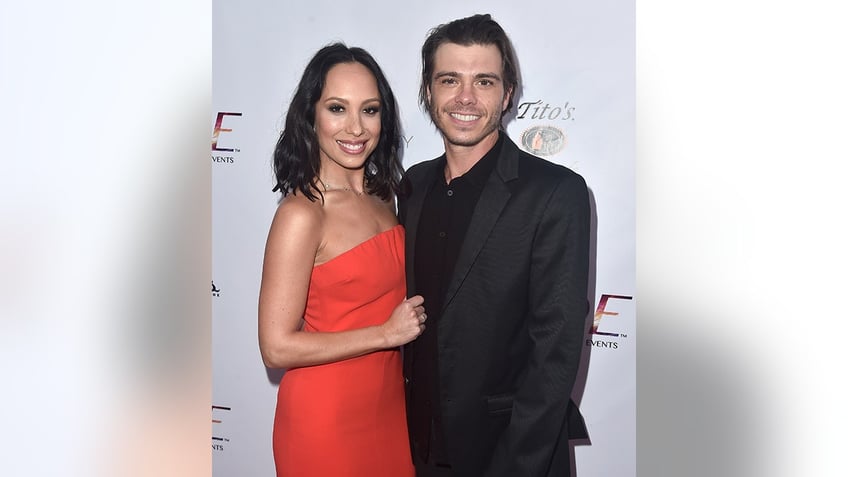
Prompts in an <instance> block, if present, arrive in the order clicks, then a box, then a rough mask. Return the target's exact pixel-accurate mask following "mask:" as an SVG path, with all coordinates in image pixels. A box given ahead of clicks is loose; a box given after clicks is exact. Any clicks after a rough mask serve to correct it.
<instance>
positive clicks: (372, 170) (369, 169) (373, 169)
mask: <svg viewBox="0 0 848 477" xmlns="http://www.w3.org/2000/svg"><path fill="white" fill-rule="evenodd" d="M377 171H378V169H377V164H374V161H373V160H372V159H368V161H366V162H365V172H366V173H367V174H368V175H369V176H371V177H374V176H376V175H377Z"/></svg>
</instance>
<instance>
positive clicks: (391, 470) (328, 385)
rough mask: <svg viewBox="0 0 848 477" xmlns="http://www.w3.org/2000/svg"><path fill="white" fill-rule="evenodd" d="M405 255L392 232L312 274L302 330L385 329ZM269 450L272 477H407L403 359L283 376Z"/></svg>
mask: <svg viewBox="0 0 848 477" xmlns="http://www.w3.org/2000/svg"><path fill="white" fill-rule="evenodd" d="M403 247H404V229H403V227H402V226H400V225H396V226H395V227H393V228H391V229H389V230H386V231H384V232H381V233H379V234H377V235H375V236H373V237H371V238H370V239H368V240H366V241H365V242H363V243H361V244H359V245H357V246H356V247H354V248H352V249H351V250H348V251H347V252H344V253H342V254H341V255H339V256H337V257H335V258H333V259H331V260H330V261H328V262H326V263H323V264H321V265H318V266H316V267H314V268H313V270H312V279H311V281H310V284H309V296H308V299H307V303H306V312H305V313H304V319H305V324H304V330H305V331H343V330H350V329H355V328H361V327H364V326H371V325H377V324H380V323H383V322H385V321H386V319H388V317H389V315H390V314H391V312H392V310H393V309H394V308H395V306H397V305H398V303H400V302H401V301H402V300H403V299H404V298H405V297H406V278H405V272H404V248H403ZM273 442H274V462H275V464H276V467H277V476H278V477H413V476H414V475H415V469H414V467H413V466H412V461H411V457H410V450H409V437H408V434H407V430H406V408H405V404H404V388H403V376H402V367H401V355H400V351H399V350H398V349H393V350H386V351H378V352H375V353H370V354H367V355H364V356H359V357H356V358H351V359H346V360H343V361H338V362H335V363H330V364H324V365H319V366H308V367H302V368H293V369H289V370H287V371H286V373H285V374H284V375H283V378H282V380H281V381H280V387H279V392H278V395H277V411H276V415H275V418H274V438H273Z"/></svg>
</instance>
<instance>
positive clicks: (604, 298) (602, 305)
mask: <svg viewBox="0 0 848 477" xmlns="http://www.w3.org/2000/svg"><path fill="white" fill-rule="evenodd" d="M610 298H618V299H620V300H632V299H633V297H632V296H624V295H601V299H600V300H598V310H597V311H595V320H594V322H593V323H592V334H594V335H604V336H621V334H620V333H609V332H606V331H598V325H600V324H601V318H603V317H604V315H609V316H616V315H618V312H617V311H606V308H607V302H608V301H609V299H610Z"/></svg>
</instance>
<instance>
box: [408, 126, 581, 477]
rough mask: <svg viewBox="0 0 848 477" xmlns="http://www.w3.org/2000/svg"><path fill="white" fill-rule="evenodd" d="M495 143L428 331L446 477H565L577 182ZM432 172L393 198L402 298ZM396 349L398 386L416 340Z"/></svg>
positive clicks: (575, 345)
mask: <svg viewBox="0 0 848 477" xmlns="http://www.w3.org/2000/svg"><path fill="white" fill-rule="evenodd" d="M502 134H503V133H502ZM504 139H505V140H504V144H503V148H502V151H501V154H500V157H499V158H498V161H497V165H496V166H495V169H494V170H493V171H492V174H491V176H490V178H489V180H488V182H487V184H486V186H485V188H484V190H483V192H482V195H481V196H480V200H479V201H478V203H477V206H476V209H475V211H474V216H473V218H472V220H471V223H470V224H469V226H468V231H467V233H466V236H465V240H464V242H463V244H462V249H461V252H460V256H459V258H458V260H457V263H456V267H455V270H454V273H453V276H452V277H450V283H449V285H448V288H447V294H446V296H445V298H444V308H443V310H442V314H441V318H440V320H439V325H438V326H439V328H438V343H439V383H440V398H441V399H440V406H441V413H442V422H443V427H444V432H445V441H446V444H447V452H448V455H449V457H450V461H451V464H452V466H453V469H454V473H455V475H456V476H457V477H479V476H487V477H495V476H503V477H516V476H521V477H535V476H538V477H547V476H551V477H553V476H556V477H561V476H568V475H570V471H571V463H570V448H569V446H568V440H569V439H574V438H584V437H587V434H586V428H585V425H584V423H583V418H582V416H581V415H580V412H579V411H578V410H577V407H576V406H575V405H574V403H573V402H572V401H571V398H570V396H571V391H572V388H573V386H574V382H575V378H576V376H577V372H578V367H579V363H580V354H581V350H582V349H583V337H584V333H585V331H586V329H587V326H588V323H589V321H588V317H589V301H588V299H587V293H588V292H587V288H588V283H587V282H588V270H589V217H590V211H589V196H588V191H587V188H586V184H585V182H584V180H583V178H582V177H580V176H579V175H578V174H576V173H575V172H573V171H571V170H570V169H567V168H565V167H563V166H559V165H556V164H553V163H551V162H549V161H545V160H543V159H540V158H538V157H535V156H532V155H530V154H527V153H525V152H523V151H521V150H519V148H518V147H517V146H516V145H515V143H513V142H512V141H511V140H510V139H509V138H508V137H507V138H504ZM437 163H438V161H437V160H431V161H428V162H423V163H420V164H417V165H415V166H413V167H411V168H410V169H409V171H407V173H406V175H405V177H404V181H403V182H404V184H403V186H404V189H405V193H402V194H400V196H399V201H398V212H399V216H400V220H401V222H402V223H403V224H404V226H405V228H406V270H407V272H406V275H407V286H408V290H409V295H410V296H411V295H414V294H415V277H414V273H413V271H414V270H415V237H416V234H417V227H418V220H419V217H420V214H421V208H422V204H423V201H424V197H425V196H426V194H427V188H428V187H429V186H430V185H431V184H432V183H433V180H434V177H435V176H434V175H435V174H441V173H443V171H442V170H441V169H440V168H438V167H437V166H436V164H437ZM424 305H425V307H426V305H427V303H426V297H425V303H424ZM404 351H405V355H404V360H405V361H406V363H405V374H406V376H407V378H408V377H409V363H410V362H411V360H413V359H415V342H414V341H413V342H412V343H410V344H409V345H407V346H406V347H405V350H404ZM407 383H408V386H412V387H411V388H409V387H408V388H407V392H421V391H422V390H420V389H415V388H414V384H415V383H411V382H409V380H408V379H407Z"/></svg>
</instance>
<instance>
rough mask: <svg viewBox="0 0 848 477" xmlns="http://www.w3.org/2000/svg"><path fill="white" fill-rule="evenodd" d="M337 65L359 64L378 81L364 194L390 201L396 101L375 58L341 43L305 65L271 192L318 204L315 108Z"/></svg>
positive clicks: (395, 177) (398, 166)
mask: <svg viewBox="0 0 848 477" xmlns="http://www.w3.org/2000/svg"><path fill="white" fill-rule="evenodd" d="M339 63H359V64H361V65H362V66H364V67H366V68H368V70H369V71H371V74H373V75H374V78H375V79H376V80H377V90H378V91H379V93H380V103H381V104H380V137H379V140H378V142H377V147H376V148H375V149H374V151H373V152H372V153H371V155H370V156H369V157H368V158H367V159H366V167H365V189H366V191H368V193H369V194H374V195H377V196H378V197H380V198H381V199H383V200H389V199H390V198H392V197H393V196H394V195H395V194H396V193H397V190H398V184H399V182H400V177H401V174H402V173H403V166H402V162H401V158H400V154H401V137H400V134H401V128H400V118H399V114H398V109H397V103H396V101H395V95H394V93H393V92H392V89H391V87H389V82H388V81H387V80H386V77H385V75H383V71H382V70H381V69H380V66H379V65H378V64H377V62H376V61H375V60H374V58H373V57H372V56H371V55H370V54H369V53H368V52H367V51H365V50H363V49H362V48H357V47H348V46H346V45H345V44H343V43H333V44H331V45H327V46H325V47H323V48H321V49H320V50H318V52H317V53H315V56H313V57H312V59H311V60H310V61H309V64H308V65H306V69H305V70H304V72H303V76H302V77H301V78H300V83H299V84H298V86H297V90H296V91H295V93H294V96H293V97H292V100H291V103H290V104H289V110H288V113H287V114H286V124H285V127H284V128H283V132H282V133H280V138H279V139H278V140H277V146H276V148H275V149H274V174H275V175H276V176H277V185H276V187H274V191H276V190H277V189H280V191H281V192H282V194H283V196H284V197H285V196H286V195H287V194H289V193H295V194H296V193H297V192H301V193H303V195H305V196H306V197H308V198H309V200H312V201H315V200H318V197H317V196H316V195H315V192H316V191H318V194H319V195H321V191H320V188H319V187H317V180H318V170H319V167H320V164H321V161H320V156H319V148H318V136H317V135H316V133H315V129H314V125H315V105H316V103H317V102H318V100H319V99H321V93H322V92H323V91H324V85H325V84H326V81H327V73H328V72H329V71H330V69H331V68H332V67H333V66H335V65H337V64H339ZM369 164H373V165H374V166H376V168H374V167H371V166H370V165H369ZM374 169H376V171H374Z"/></svg>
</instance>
